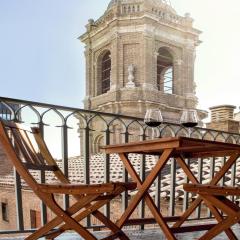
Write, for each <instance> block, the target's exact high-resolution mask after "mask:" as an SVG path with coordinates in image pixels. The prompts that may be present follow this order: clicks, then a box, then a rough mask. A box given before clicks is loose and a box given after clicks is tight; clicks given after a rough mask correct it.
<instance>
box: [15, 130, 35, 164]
mask: <svg viewBox="0 0 240 240" xmlns="http://www.w3.org/2000/svg"><path fill="white" fill-rule="evenodd" d="M11 133H12V135H13V138H14V144H15V146H16V145H17V150H18V151H20V153H21V154H22V155H23V157H24V160H25V161H26V162H28V163H32V164H34V161H33V159H32V158H31V156H30V155H29V153H28V152H27V151H26V148H25V146H24V144H23V141H22V138H21V136H20V133H19V130H17V129H14V128H12V129H11Z"/></svg>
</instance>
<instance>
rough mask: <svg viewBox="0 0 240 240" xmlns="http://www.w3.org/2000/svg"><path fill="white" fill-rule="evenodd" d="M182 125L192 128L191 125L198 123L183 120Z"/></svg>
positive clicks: (194, 125)
mask: <svg viewBox="0 0 240 240" xmlns="http://www.w3.org/2000/svg"><path fill="white" fill-rule="evenodd" d="M182 125H183V126H184V127H187V128H193V127H196V126H197V125H198V123H196V122H185V123H182Z"/></svg>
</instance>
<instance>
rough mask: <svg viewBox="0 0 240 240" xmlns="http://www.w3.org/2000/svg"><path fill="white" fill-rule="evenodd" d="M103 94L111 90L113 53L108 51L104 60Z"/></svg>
mask: <svg viewBox="0 0 240 240" xmlns="http://www.w3.org/2000/svg"><path fill="white" fill-rule="evenodd" d="M101 65H102V81H101V82H102V93H106V92H108V91H109V90H110V77H111V53H110V51H107V52H106V53H105V54H104V56H103V58H102V64H101Z"/></svg>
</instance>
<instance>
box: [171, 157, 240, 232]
mask: <svg viewBox="0 0 240 240" xmlns="http://www.w3.org/2000/svg"><path fill="white" fill-rule="evenodd" d="M238 157H239V153H234V154H232V155H231V156H230V157H229V159H228V160H227V161H226V163H225V164H224V166H223V167H222V168H221V170H220V171H219V172H218V173H217V174H216V175H215V176H214V177H213V179H212V180H211V181H210V185H216V184H217V183H218V182H219V181H220V180H221V178H222V177H223V176H224V174H225V173H226V172H227V171H228V170H229V169H230V168H231V166H232V165H233V164H234V163H235V161H236V160H237V159H238ZM177 160H178V163H180V164H181V165H182V166H183V171H184V172H185V171H186V172H185V173H186V175H187V176H188V177H189V179H190V180H191V181H192V182H193V183H196V182H195V181H197V179H196V177H195V176H194V175H193V174H192V172H191V170H190V169H189V167H188V166H187V164H186V163H185V161H184V159H183V158H182V157H181V156H179V157H178V158H177ZM181 165H180V166H181ZM182 166H181V167H182ZM190 177H191V178H190ZM197 183H198V181H197ZM201 202H202V199H201V197H197V198H196V199H195V200H194V201H193V202H192V204H191V205H190V207H189V208H188V209H187V211H185V212H184V213H183V215H182V216H181V217H180V219H179V220H178V221H177V222H176V223H175V224H174V225H173V227H174V228H177V227H180V226H181V225H182V224H183V223H184V222H185V221H186V220H187V218H188V217H189V216H190V215H191V214H192V213H193V211H194V210H195V209H196V208H197V207H198V205H199V204H200V203H201Z"/></svg>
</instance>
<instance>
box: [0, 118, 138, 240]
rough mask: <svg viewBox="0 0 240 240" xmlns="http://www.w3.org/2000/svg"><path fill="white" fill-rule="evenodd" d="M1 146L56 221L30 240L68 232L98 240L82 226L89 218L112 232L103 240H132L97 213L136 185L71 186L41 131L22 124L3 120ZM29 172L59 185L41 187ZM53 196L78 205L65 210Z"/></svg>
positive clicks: (52, 237) (101, 214) (1, 122)
mask: <svg viewBox="0 0 240 240" xmlns="http://www.w3.org/2000/svg"><path fill="white" fill-rule="evenodd" d="M0 142H1V143H2V146H3V149H4V151H5V153H6V155H7V156H8V158H9V159H10V160H11V161H12V163H13V165H14V166H15V168H16V170H17V172H18V173H19V175H20V176H21V177H22V178H23V180H24V181H25V182H26V183H27V185H28V186H29V187H30V188H31V189H32V190H33V192H34V193H35V194H36V195H37V196H38V197H39V198H40V199H41V200H42V201H43V202H44V203H45V204H46V206H47V207H48V208H49V209H51V210H52V212H53V213H55V214H56V217H55V218H53V219H52V220H50V221H49V222H48V223H46V224H45V225H44V226H43V227H41V228H40V229H38V230H37V231H35V232H34V233H33V234H31V235H30V236H28V237H27V238H26V239H27V240H32V239H38V238H40V237H46V238H47V239H54V238H56V237H57V236H59V235H60V234H62V233H63V232H64V231H66V230H74V231H76V232H77V233H78V234H79V235H80V236H82V237H83V238H84V239H87V240H92V239H97V238H96V237H95V236H94V235H93V234H92V233H91V232H90V231H88V230H87V229H86V228H85V227H84V226H82V225H81V224H80V223H79V222H80V221H81V220H83V219H84V218H86V217H87V216H89V215H90V214H92V215H93V216H95V217H96V218H97V219H98V220H100V221H101V222H102V223H103V224H104V226H106V227H108V228H109V229H110V230H111V235H110V236H108V237H106V238H104V239H115V238H119V239H124V240H126V239H129V238H128V237H127V236H126V235H125V233H124V232H123V231H122V230H121V229H120V228H119V227H117V226H116V225H115V224H114V223H113V222H112V221H111V220H110V219H108V218H107V217H106V216H105V215H104V214H103V213H101V212H100V211H99V210H98V209H99V208H101V207H102V206H104V205H105V204H107V203H109V202H110V201H111V200H112V199H113V198H115V197H116V196H118V195H119V194H121V193H122V192H123V191H127V190H133V189H135V188H136V184H135V183H120V182H116V183H105V184H94V185H82V184H71V183H70V182H69V180H68V179H67V178H66V177H65V175H64V174H63V172H62V171H61V170H60V168H59V167H58V165H57V164H56V162H55V160H54V159H53V157H52V156H51V154H50V152H49V150H48V148H47V146H46V144H45V142H44V140H43V139H42V137H41V135H40V132H39V129H38V128H32V129H26V128H24V127H23V126H22V125H20V124H16V123H14V122H10V121H4V120H1V121H0ZM34 142H35V143H34ZM36 146H37V148H36ZM29 170H39V171H51V172H53V173H54V174H55V176H56V178H57V179H58V180H59V184H51V183H49V184H47V183H46V184H41V183H38V181H37V180H36V179H35V178H34V177H33V175H32V174H31V172H32V171H29ZM54 194H66V195H72V196H73V197H74V198H75V200H76V201H75V203H73V204H72V205H71V206H70V207H69V208H68V209H67V210H64V209H63V208H62V207H61V206H60V205H59V204H58V203H57V202H56V201H55V198H54Z"/></svg>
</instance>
